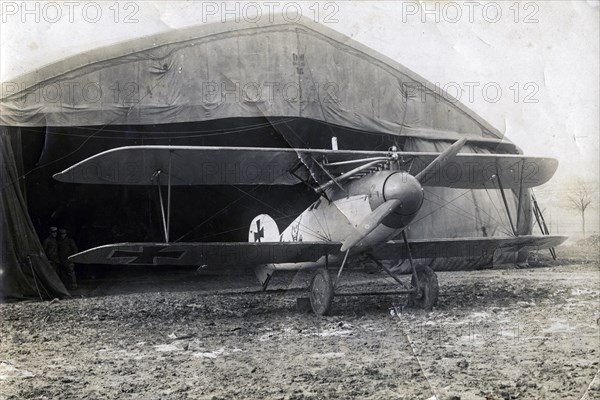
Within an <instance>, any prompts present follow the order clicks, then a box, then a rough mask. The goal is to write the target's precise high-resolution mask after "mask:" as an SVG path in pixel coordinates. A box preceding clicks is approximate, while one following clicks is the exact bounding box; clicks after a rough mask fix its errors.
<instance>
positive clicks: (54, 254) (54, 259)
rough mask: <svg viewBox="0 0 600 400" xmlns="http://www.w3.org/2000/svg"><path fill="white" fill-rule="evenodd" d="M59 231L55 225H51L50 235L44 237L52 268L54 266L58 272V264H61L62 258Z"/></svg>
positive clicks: (45, 248) (45, 249)
mask: <svg viewBox="0 0 600 400" xmlns="http://www.w3.org/2000/svg"><path fill="white" fill-rule="evenodd" d="M57 233H58V229H57V228H56V227H55V226H51V227H50V233H49V234H48V237H47V238H46V239H44V253H46V257H47V258H48V261H50V265H52V268H54V271H55V272H56V273H58V266H59V264H60V260H59V258H58V242H57V240H56V234H57Z"/></svg>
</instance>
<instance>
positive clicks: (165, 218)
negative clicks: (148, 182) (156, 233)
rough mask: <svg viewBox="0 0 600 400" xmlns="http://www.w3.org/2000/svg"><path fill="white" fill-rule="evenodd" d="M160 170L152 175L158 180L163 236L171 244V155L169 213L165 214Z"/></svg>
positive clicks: (153, 178) (168, 189)
mask: <svg viewBox="0 0 600 400" xmlns="http://www.w3.org/2000/svg"><path fill="white" fill-rule="evenodd" d="M160 174H162V171H161V170H160V169H158V170H156V172H154V174H153V175H152V180H156V188H157V189H158V201H159V203H160V215H161V217H162V226H163V234H164V236H165V243H169V232H170V231H171V154H169V173H168V175H167V211H166V213H165V204H164V202H163V195H162V190H161V188H160Z"/></svg>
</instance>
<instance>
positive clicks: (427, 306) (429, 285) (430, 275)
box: [408, 265, 440, 311]
mask: <svg viewBox="0 0 600 400" xmlns="http://www.w3.org/2000/svg"><path fill="white" fill-rule="evenodd" d="M416 269H417V277H418V279H419V286H418V289H419V291H418V292H417V293H413V294H411V295H410V296H409V297H408V304H409V305H410V306H416V307H419V308H422V309H424V310H427V311H430V310H431V309H432V308H433V307H434V306H435V305H436V304H437V301H438V296H439V293H440V286H439V284H438V279H437V275H436V273H435V272H434V271H433V270H432V269H431V268H429V267H428V266H426V265H420V266H417V268H416ZM410 283H411V285H412V286H413V287H416V286H417V282H415V278H414V277H413V278H412V279H411V282H410Z"/></svg>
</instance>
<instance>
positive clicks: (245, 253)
mask: <svg viewBox="0 0 600 400" xmlns="http://www.w3.org/2000/svg"><path fill="white" fill-rule="evenodd" d="M566 239H567V237H566V236H517V237H484V238H445V239H412V240H409V244H410V250H411V254H412V257H413V258H450V257H482V256H492V255H493V254H494V251H496V250H497V249H506V250H515V251H517V250H521V249H531V250H541V249H547V248H550V247H555V246H558V245H559V244H561V243H562V242H564V241H565V240H566ZM341 245H342V243H340V242H262V243H261V242H256V243H253V242H212V243H203V242H183V243H177V242H176V243H118V244H108V245H105V246H100V247H95V248H92V249H89V250H85V251H82V252H81V253H77V254H75V255H73V256H71V257H69V259H70V260H71V261H73V262H76V263H81V264H117V265H119V264H120V265H165V266H167V265H195V266H200V265H204V264H206V265H211V266H212V265H223V266H232V267H236V266H240V267H246V266H255V265H261V264H284V263H301V262H315V261H317V260H319V259H320V258H321V257H323V256H325V255H336V254H339V253H340V247H341ZM371 254H372V255H373V256H374V257H375V258H377V259H379V260H397V259H399V258H407V257H408V251H407V248H406V245H405V244H404V242H402V241H397V240H391V241H388V242H386V243H383V244H382V245H380V246H379V247H377V248H376V249H375V250H373V251H372V252H371Z"/></svg>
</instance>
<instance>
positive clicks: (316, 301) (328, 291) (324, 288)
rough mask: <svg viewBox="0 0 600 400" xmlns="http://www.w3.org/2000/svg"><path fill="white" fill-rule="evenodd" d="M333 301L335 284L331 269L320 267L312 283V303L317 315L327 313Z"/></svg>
mask: <svg viewBox="0 0 600 400" xmlns="http://www.w3.org/2000/svg"><path fill="white" fill-rule="evenodd" d="M332 302H333V284H332V282H331V277H330V276H329V271H328V270H327V269H326V268H319V270H318V271H317V272H316V274H315V276H314V277H313V279H312V281H311V283H310V305H311V307H312V309H313V311H314V313H315V314H317V315H327V314H328V313H329V311H331V303H332Z"/></svg>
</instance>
